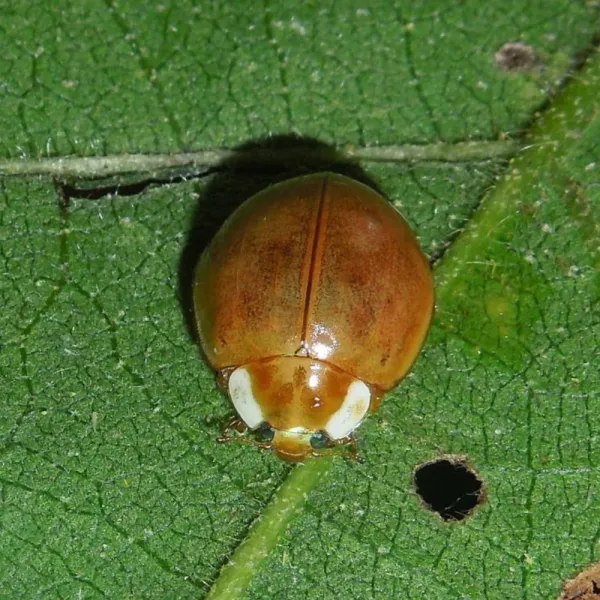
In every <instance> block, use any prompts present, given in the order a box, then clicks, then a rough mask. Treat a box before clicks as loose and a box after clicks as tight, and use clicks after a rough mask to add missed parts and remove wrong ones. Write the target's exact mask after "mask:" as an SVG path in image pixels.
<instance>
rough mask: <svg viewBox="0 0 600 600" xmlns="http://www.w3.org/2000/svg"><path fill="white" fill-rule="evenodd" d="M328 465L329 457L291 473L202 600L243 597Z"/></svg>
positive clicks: (307, 462)
mask: <svg viewBox="0 0 600 600" xmlns="http://www.w3.org/2000/svg"><path fill="white" fill-rule="evenodd" d="M332 463H333V459H332V458H331V457H320V458H317V459H309V460H307V461H306V462H305V463H302V464H299V465H298V466H296V467H294V468H293V469H292V471H291V473H290V474H289V475H288V476H287V477H286V479H285V480H284V481H283V483H282V484H281V486H280V487H279V489H278V490H277V491H276V492H275V494H274V496H273V499H272V501H271V502H269V504H268V505H267V506H266V508H265V510H264V511H263V513H262V514H261V515H260V516H259V517H258V518H257V519H256V520H255V521H254V523H252V525H251V526H250V529H249V531H248V533H247V534H246V537H245V539H244V541H243V542H242V543H241V544H240V545H239V546H238V547H237V548H236V550H235V552H234V553H233V555H232V556H231V558H230V559H229V561H228V562H227V564H226V565H225V566H224V567H223V568H222V569H221V572H220V573H219V576H218V578H217V580H216V581H215V583H214V585H213V586H212V588H211V589H210V592H209V593H208V596H207V597H206V600H236V599H237V598H243V597H244V596H245V594H246V590H247V588H248V585H249V584H250V581H251V579H252V578H253V577H254V576H255V574H256V571H257V570H258V569H260V567H261V563H262V561H263V560H264V559H265V558H266V557H267V555H268V553H269V552H270V551H271V549H272V548H273V547H274V546H275V545H276V544H277V541H278V540H279V539H281V537H282V536H283V534H284V533H285V530H286V529H287V527H288V525H289V523H290V521H291V520H292V519H293V518H295V517H296V516H297V515H298V513H299V512H300V511H301V510H302V507H303V506H304V504H305V500H306V496H307V494H308V493H309V492H310V491H311V490H312V489H313V488H314V487H315V485H316V484H317V483H318V482H320V481H321V480H322V478H323V477H324V476H325V475H326V473H327V472H328V471H329V469H330V468H331V465H332Z"/></svg>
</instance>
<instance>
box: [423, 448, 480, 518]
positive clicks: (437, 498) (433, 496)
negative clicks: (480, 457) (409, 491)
mask: <svg viewBox="0 0 600 600" xmlns="http://www.w3.org/2000/svg"><path fill="white" fill-rule="evenodd" d="M413 481H414V485H415V490H416V492H417V494H419V497H420V498H421V500H423V502H424V503H425V505H426V506H427V507H428V508H430V509H431V510H433V511H435V512H437V513H438V514H439V515H440V517H442V519H444V521H462V520H463V519H464V518H465V517H468V516H469V515H470V514H471V512H473V509H474V508H475V507H476V506H477V505H478V504H481V502H483V500H484V498H485V495H484V492H483V483H482V482H481V480H480V479H479V478H478V477H477V475H476V474H475V473H474V471H473V470H472V469H471V468H470V467H469V465H468V464H467V463H466V462H465V461H463V460H454V459H450V458H444V459H440V460H436V461H433V462H429V463H426V464H423V465H421V466H419V467H417V469H416V470H415V473H414V476H413Z"/></svg>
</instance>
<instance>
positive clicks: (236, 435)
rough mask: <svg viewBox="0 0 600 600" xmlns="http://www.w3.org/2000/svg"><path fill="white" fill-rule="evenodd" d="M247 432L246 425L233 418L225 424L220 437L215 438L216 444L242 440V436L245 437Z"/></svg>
mask: <svg viewBox="0 0 600 600" xmlns="http://www.w3.org/2000/svg"><path fill="white" fill-rule="evenodd" d="M247 432H248V426H247V425H246V423H244V421H242V420H241V419H238V418H237V417H234V418H233V419H230V420H229V421H228V422H227V423H226V424H225V426H224V427H223V430H222V431H221V435H220V437H218V438H217V442H219V443H220V444H222V443H224V442H231V441H234V440H239V439H243V437H242V436H244V435H246V433H247Z"/></svg>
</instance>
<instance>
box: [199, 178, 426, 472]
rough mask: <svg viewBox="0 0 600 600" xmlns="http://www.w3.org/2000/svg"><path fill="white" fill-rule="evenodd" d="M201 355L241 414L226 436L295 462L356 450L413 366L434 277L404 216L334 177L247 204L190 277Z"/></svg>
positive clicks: (304, 181)
mask: <svg viewBox="0 0 600 600" xmlns="http://www.w3.org/2000/svg"><path fill="white" fill-rule="evenodd" d="M193 296H194V307H195V315H196V321H197V325H198V331H199V335H200V340H201V344H202V349H203V351H204V354H205V356H206V358H207V359H208V361H209V362H210V364H211V366H212V367H213V368H214V369H215V370H217V371H218V378H217V379H218V381H219V384H220V385H221V387H222V388H223V389H224V390H225V391H226V392H227V393H228V394H229V397H230V398H231V400H232V402H233V405H234V407H235V409H236V411H237V413H238V415H239V417H240V418H239V419H236V420H234V421H233V422H232V423H231V424H230V427H229V428H228V429H227V431H228V433H229V432H231V430H232V429H233V430H235V431H236V432H237V433H238V434H239V433H246V432H247V430H248V429H250V430H252V431H254V432H255V433H256V437H257V438H258V439H255V440H250V438H248V437H247V436H245V435H234V436H228V437H225V438H222V439H241V440H243V441H249V442H250V443H254V444H256V445H258V446H262V447H269V448H273V449H274V450H275V452H276V453H277V455H278V456H279V457H280V458H282V459H284V460H289V461H301V460H303V459H304V458H306V457H307V456H308V455H311V454H313V455H316V454H325V453H331V450H329V449H328V448H329V447H330V446H333V445H338V444H352V446H351V451H352V452H354V440H353V437H352V432H353V431H354V430H355V429H356V428H357V427H358V425H359V424H360V423H361V421H362V420H363V418H364V417H365V415H366V414H367V412H368V411H369V410H370V411H371V412H374V411H375V410H377V407H378V405H379V400H380V398H381V396H382V394H383V393H384V392H385V391H387V390H389V389H391V388H393V387H394V386H395V385H396V384H397V383H398V382H399V381H400V380H401V379H402V378H403V377H404V376H405V375H406V373H407V371H408V370H409V368H410V367H411V365H412V363H413V362H414V360H415V358H416V356H417V354H418V352H419V350H420V348H421V345H422V344H423V341H424V339H425V335H426V333H427V330H428V328H429V323H430V320H431V314H432V310H433V282H432V278H431V272H430V269H429V265H428V263H427V260H426V259H425V257H424V255H423V253H422V252H421V250H420V248H419V245H418V243H417V241H416V239H415V237H414V235H413V234H412V232H411V230H410V229H409V227H408V225H407V223H406V221H405V220H404V219H403V218H402V216H401V215H400V214H399V213H398V212H397V211H396V210H395V209H394V207H393V206H392V205H391V204H390V203H389V202H388V201H386V200H385V199H384V198H382V197H381V196H380V195H379V194H378V193H376V192H375V191H374V190H372V189H371V188H369V187H367V186H365V185H363V184H361V183H358V182H357V181H355V180H353V179H349V178H347V177H343V176H341V175H335V174H333V173H319V174H315V175H308V176H305V177H297V178H294V179H290V180H288V181H284V182H283V183H279V184H277V185H273V186H271V187H269V188H267V189H266V190H264V191H262V192H260V193H258V194H256V195H255V196H253V197H252V198H250V199H249V200H248V201H246V202H245V203H244V204H242V205H241V206H240V207H239V208H238V209H237V210H236V211H235V212H234V213H233V215H232V216H231V217H230V218H229V219H228V220H227V221H226V222H225V224H224V225H223V226H222V227H221V229H220V230H219V232H218V233H217V235H216V236H215V238H214V239H213V241H212V242H211V244H210V246H208V248H207V249H206V250H205V251H204V253H203V254H202V256H201V258H200V260H199V262H198V265H197V267H196V271H195V277H194V289H193Z"/></svg>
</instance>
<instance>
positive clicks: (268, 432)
mask: <svg viewBox="0 0 600 600" xmlns="http://www.w3.org/2000/svg"><path fill="white" fill-rule="evenodd" d="M254 435H255V437H256V440H257V441H258V442H266V443H268V442H270V441H272V440H273V437H274V436H275V431H274V430H273V428H272V427H271V426H270V425H268V424H267V423H263V424H262V425H261V426H260V427H259V428H258V429H256V430H255V431H254Z"/></svg>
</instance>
